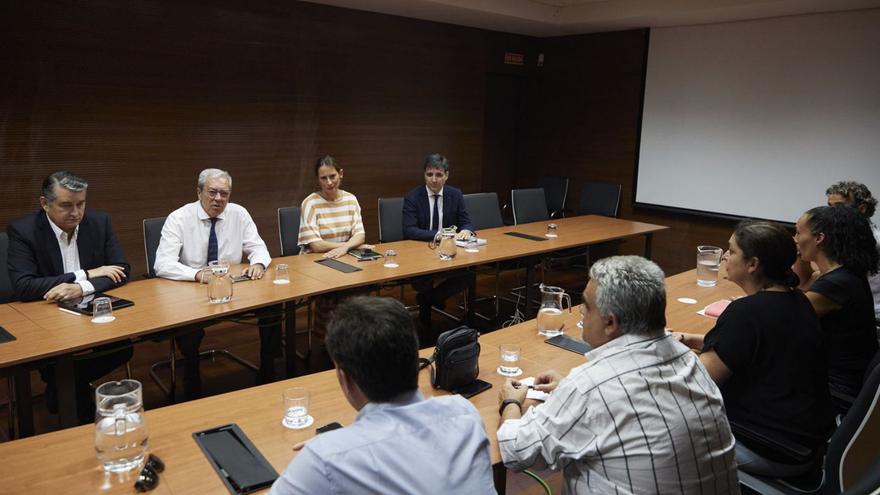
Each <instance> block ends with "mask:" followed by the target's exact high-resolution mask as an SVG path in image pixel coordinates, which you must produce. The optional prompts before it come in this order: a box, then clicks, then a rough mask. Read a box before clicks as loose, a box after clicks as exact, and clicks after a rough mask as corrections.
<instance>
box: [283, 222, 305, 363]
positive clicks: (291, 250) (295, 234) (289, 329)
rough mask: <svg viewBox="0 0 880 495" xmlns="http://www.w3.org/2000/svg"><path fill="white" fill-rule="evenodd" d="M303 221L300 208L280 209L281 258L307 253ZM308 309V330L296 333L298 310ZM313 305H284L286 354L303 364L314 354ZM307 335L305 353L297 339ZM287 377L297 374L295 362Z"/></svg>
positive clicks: (301, 303) (295, 302) (298, 303)
mask: <svg viewBox="0 0 880 495" xmlns="http://www.w3.org/2000/svg"><path fill="white" fill-rule="evenodd" d="M301 219H302V211H301V209H300V207H299V206H284V207H281V208H278V239H279V241H280V243H281V256H298V255H300V254H302V253H303V252H305V249H303V246H302V245H300V244H299V224H300V220H301ZM301 307H306V308H308V309H307V311H306V320H307V324H306V329H305V330H303V331H302V332H297V331H296V310H297V308H301ZM312 316H313V313H312V305H311V302H310V300H309V299H308V298H306V299H303V300H301V301H294V302H287V303H284V335H285V352H286V353H287V356H291V355H293V354H296V357H297V358H299V359H300V360H302V361H303V364H307V363H308V362H309V358H310V357H311V354H312ZM302 334H305V335H306V341H307V342H308V344H307V345H308V348H307V350H306V352H305V353H301V352H299V351H297V350H296V337H297V336H298V335H302ZM287 365H288V368H287V376H289V377H290V376H293V375H295V374H296V370H295V369H294V367H293V361H292V360H291V359H289V358H288V360H287Z"/></svg>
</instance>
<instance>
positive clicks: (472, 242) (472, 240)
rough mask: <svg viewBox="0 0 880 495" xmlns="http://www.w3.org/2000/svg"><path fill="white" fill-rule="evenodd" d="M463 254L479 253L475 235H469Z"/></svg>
mask: <svg viewBox="0 0 880 495" xmlns="http://www.w3.org/2000/svg"><path fill="white" fill-rule="evenodd" d="M464 252H466V253H479V252H480V249H479V247H478V244H477V236H476V234H471V235H469V236H468V238H467V244H466V245H465V248H464Z"/></svg>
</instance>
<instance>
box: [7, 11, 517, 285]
mask: <svg viewBox="0 0 880 495" xmlns="http://www.w3.org/2000/svg"><path fill="white" fill-rule="evenodd" d="M510 40H513V41H515V42H516V43H519V44H520V45H521V44H523V43H531V41H529V40H530V39H529V38H526V37H519V36H512V35H506V34H501V33H490V32H487V31H482V30H477V29H470V28H463V27H457V26H451V25H445V24H439V23H431V22H423V21H417V20H412V19H405V18H400V17H393V16H386V15H378V14H370V13H364V12H357V11H350V10H344V9H337V8H332V7H325V6H320V5H315V4H308V3H300V2H293V1H288V0H258V1H247V2H245V1H242V0H219V1H218V0H212V1H184V2H181V1H176V0H174V1H173V0H139V1H132V2H115V1H112V0H103V1H102V0H91V1H89V2H82V1H74V0H55V1H53V0H29V1H27V2H5V3H4V6H3V7H2V15H0V64H2V66H3V67H4V70H3V71H2V73H0V175H2V177H0V179H2V180H0V198H2V199H0V228H2V227H3V226H5V225H6V224H7V223H8V222H9V221H11V220H12V219H14V218H16V217H18V216H20V215H23V214H25V213H27V212H30V211H33V210H34V209H35V208H36V207H37V205H38V196H39V184H40V181H41V180H42V178H43V177H44V176H45V175H46V174H47V173H49V172H51V171H54V170H58V169H70V170H73V171H75V172H76V173H79V174H80V175H82V176H84V177H85V178H86V179H87V180H89V182H90V184H91V185H90V188H89V206H90V207H93V208H98V209H103V210H106V211H109V212H110V213H111V214H112V215H113V221H114V224H115V227H116V229H117V231H118V234H119V237H120V239H121V242H122V244H123V247H124V249H125V251H126V254H127V256H128V258H129V261H130V262H131V263H132V265H133V267H134V271H135V273H143V272H144V271H145V262H144V261H143V260H144V254H143V247H142V238H141V227H140V222H141V219H143V218H146V217H152V216H162V215H166V214H167V213H169V212H170V211H171V210H173V209H174V208H177V207H178V206H180V205H182V204H184V203H185V202H189V201H192V200H194V199H195V195H194V192H195V185H196V176H197V174H198V172H199V171H200V170H201V169H203V168H206V167H219V168H224V169H227V170H229V171H230V172H231V174H232V176H233V184H234V187H233V196H232V201H234V202H237V203H240V204H242V205H244V206H245V207H246V208H248V209H249V210H250V212H251V214H252V215H253V217H254V218H255V220H256V222H257V225H258V227H259V229H260V233H261V234H262V236H263V238H264V239H265V240H266V242H267V243H268V244H269V247H270V251H271V252H272V253H273V254H277V253H278V252H279V248H278V237H277V226H276V221H275V210H276V208H277V207H279V206H288V205H298V204H299V203H300V201H301V200H302V199H303V198H304V197H305V196H306V195H307V194H308V193H310V192H311V191H312V190H314V188H315V185H316V182H315V179H314V176H313V163H314V161H315V158H316V157H317V156H318V155H319V154H332V155H334V156H336V157H337V158H338V159H339V161H340V163H341V164H342V166H343V168H344V169H345V172H346V178H345V182H344V185H343V187H344V188H345V189H347V190H349V191H351V192H353V193H354V194H356V195H357V196H358V197H359V199H360V202H361V205H362V207H363V210H364V219H365V223H366V228H367V231H368V236H367V238H368V240H376V239H377V220H376V214H377V211H376V200H377V198H378V197H381V196H400V195H403V194H404V193H405V192H406V191H407V190H409V189H410V188H412V187H414V186H416V185H418V184H419V183H420V182H421V181H422V178H421V163H422V160H423V159H424V156H425V155H426V154H428V153H430V152H434V151H437V152H442V153H444V154H446V155H447V156H448V157H449V158H450V160H451V162H452V166H453V175H452V177H453V178H452V180H451V182H450V183H451V184H454V185H456V186H458V187H461V188H462V189H464V190H465V191H466V192H474V191H479V190H480V189H481V180H482V174H483V170H482V162H481V157H482V145H483V142H482V140H483V138H482V135H483V119H484V99H485V90H486V83H485V77H486V72H487V68H488V67H489V66H490V63H489V57H490V55H492V56H493V57H494V55H495V54H496V52H497V51H498V50H499V49H501V50H502V51H503V47H504V46H505V44H506V43H507V42H508V41H510Z"/></svg>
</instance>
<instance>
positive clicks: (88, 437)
mask: <svg viewBox="0 0 880 495" xmlns="http://www.w3.org/2000/svg"><path fill="white" fill-rule="evenodd" d="M741 295H742V291H741V290H740V289H739V288H738V287H737V286H735V285H734V284H732V283H730V282H728V281H726V280H720V281H719V283H718V285H717V286H716V287H714V288H705V287H698V286H697V284H696V276H695V272H694V271H693V270H691V271H689V272H684V273H681V274H678V275H675V276H672V277H669V278H668V279H667V310H666V313H667V320H668V327H669V328H670V329H672V330H679V331H685V332H696V333H705V332H707V331H708V330H709V329H710V328H711V327H712V325H713V324H714V320H713V319H711V318H708V317H705V316H701V315H698V314H697V311H698V310H699V309H701V308H703V307H705V306H706V305H708V304H710V303H712V302H714V301H717V300H719V299H725V298H731V297H736V296H741ZM680 297H688V298H692V299H695V300H696V301H697V302H696V304H684V303H680V302H678V300H677V299H678V298H680ZM579 320H580V314H579V311H578V310H577V308H574V309H573V310H572V312H571V314H569V315H567V319H566V325H565V328H566V333H567V334H568V335H571V336H575V337H578V338H579V337H580V330H579V329H578V322H579ZM543 340H544V337H542V336H540V335H538V333H537V324H536V322H535V320H529V321H526V322H523V323H520V324H518V325H515V326H511V327H508V328H502V329H499V330H497V331H494V332H491V333H488V334H485V335H482V336H481V337H480V343H481V354H480V379H482V380H485V381H488V382H489V383H491V384H492V387H493V388H492V389H490V390H488V391H486V392H483V393H480V394H478V395H476V396H474V397H472V398H471V399H470V400H471V402H472V403H473V404H474V406H476V408H477V409H478V410H479V412H480V414H481V416H482V417H483V422H484V425H485V428H486V431H487V433H488V437H489V441H490V455H491V458H492V463H493V465H494V466H495V474H496V483H498V485H497V487H498V488H499V491H500V492H503V490H504V479H505V476H504V473H505V470H504V468H503V465H502V464H501V457H500V453H499V450H498V445H497V442H496V439H495V431H497V429H498V427H499V419H500V418H499V415H498V398H497V397H498V395H497V394H498V389H499V388H500V387H501V385H502V384H503V382H504V380H505V377H503V376H501V375H499V374H498V373H497V372H496V369H497V367H498V366H499V364H500V352H499V346H500V345H501V344H509V343H514V344H519V345H520V346H521V347H522V357H521V360H520V367H521V368H522V370H523V374H522V375H521V376H522V377H528V376H535V375H536V374H537V373H539V372H541V371H544V370H546V369H551V368H552V369H555V370H556V371H558V372H560V373H563V374H567V373H568V371H569V370H570V369H571V368H572V367H574V366H577V365H579V364H582V363H584V362H585V360H584V357H583V356H582V355H580V354H577V353H574V352H570V351H566V350H563V349H560V348H557V347H554V346H551V345H547V344H545V343H544V342H543ZM431 352H432V349H425V350H423V351H421V355H423V356H428V355H429V354H430V353H431ZM293 386H297V387H305V388H307V389H308V390H309V391H310V392H311V403H310V407H309V409H310V414H311V415H312V416H313V417H314V418H315V422H314V425H313V426H312V427H310V428H307V429H303V430H288V429H285V428H284V427H283V426H282V425H281V418H282V415H283V407H282V391H283V390H284V389H285V388H288V387H293ZM419 388H420V389H421V391H422V392H423V393H424V394H425V395H426V396H429V397H430V396H437V395H445V394H446V393H447V392H444V391H442V390H434V389H433V388H431V385H430V383H429V377H428V371H427V370H422V371H421V372H420V375H419ZM355 416H356V411H355V410H354V409H353V408H351V406H349V404H348V403H347V401H346V400H345V398H344V396H343V394H342V391H341V389H340V388H339V385H338V384H337V382H336V377H335V373H334V372H333V371H332V370H330V371H325V372H320V373H315V374H311V375H307V376H301V377H297V378H292V379H288V380H283V381H280V382H276V383H272V384H268V385H262V386H259V387H253V388H248V389H244V390H239V391H235V392H230V393H226V394H222V395H218V396H213V397H208V398H205V399H200V400H197V401H192V402H187V403H183V404H176V405H172V406H167V407H163V408H159V409H155V410H151V411H147V412H146V423H147V428H148V431H149V436H150V440H149V451H150V452H153V453H155V454H156V455H158V456H159V457H160V458H161V459H162V460H163V461H164V462H165V464H166V466H167V467H166V470H165V472H164V473H162V474H161V475H160V478H161V483H160V485H159V489H160V491H158V492H157V493H173V494H203V493H217V494H222V493H226V492H227V490H226V488H225V486H224V485H223V483H222V481H221V480H220V478H219V476H217V475H216V473H215V472H214V471H213V469H212V467H211V466H210V464H209V463H208V461H207V459H206V457H205V456H204V454H203V453H202V451H201V450H200V449H199V447H198V446H197V445H196V443H195V441H194V440H193V438H192V434H193V433H194V432H196V431H201V430H205V429H208V428H212V427H216V426H220V425H224V424H228V423H235V424H237V425H239V427H241V429H242V430H243V431H244V433H245V434H246V435H247V436H248V438H250V440H251V441H252V442H253V443H254V445H255V446H256V447H257V449H258V450H259V451H260V452H261V453H262V454H263V455H264V456H265V457H266V459H267V460H268V461H269V462H270V463H271V464H272V466H273V467H274V468H275V469H276V470H277V471H278V472H279V473H280V472H282V471H283V469H284V468H285V466H287V464H288V463H289V462H290V460H291V459H292V457H293V455H294V454H293V452H292V450H291V448H292V446H293V445H294V444H295V443H297V442H301V441H304V440H308V439H309V438H311V437H312V436H314V435H315V430H314V429H315V428H316V427H318V426H321V425H325V424H328V423H331V422H334V421H336V422H339V423H342V424H343V425H347V424H351V423H352V422H353V421H354V419H355ZM94 439H95V429H94V427H93V426H91V425H86V426H81V427H77V428H70V429H66V430H61V431H56V432H52V433H47V434H43V435H38V436H36V437H32V438H26V439H21V440H15V441H12V442H7V443H4V444H0V458H2V459H4V462H2V463H0V480H2V483H0V492H8V493H19V492H25V491H28V492H34V493H108V494H110V493H134V486H133V485H134V478H133V477H132V475H115V474H113V475H111V474H105V473H104V472H103V470H102V468H101V467H100V465H99V463H98V461H97V459H96V457H95V452H94Z"/></svg>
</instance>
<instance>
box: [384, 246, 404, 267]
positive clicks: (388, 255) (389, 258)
mask: <svg viewBox="0 0 880 495" xmlns="http://www.w3.org/2000/svg"><path fill="white" fill-rule="evenodd" d="M382 266H384V267H385V268H397V267H398V266H400V265H398V264H397V251H395V250H393V249H389V250H388V251H385V264H384V265H382Z"/></svg>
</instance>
